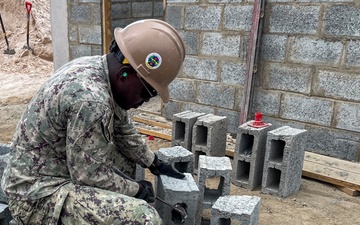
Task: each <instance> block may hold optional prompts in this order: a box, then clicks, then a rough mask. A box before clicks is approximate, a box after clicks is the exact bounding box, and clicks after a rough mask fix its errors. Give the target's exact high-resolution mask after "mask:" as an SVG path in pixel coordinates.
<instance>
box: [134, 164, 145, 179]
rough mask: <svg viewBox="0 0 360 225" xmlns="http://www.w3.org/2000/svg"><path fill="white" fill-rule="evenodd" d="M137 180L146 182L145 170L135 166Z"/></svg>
mask: <svg viewBox="0 0 360 225" xmlns="http://www.w3.org/2000/svg"><path fill="white" fill-rule="evenodd" d="M135 180H145V169H144V168H142V167H141V166H140V165H138V164H136V165H135Z"/></svg>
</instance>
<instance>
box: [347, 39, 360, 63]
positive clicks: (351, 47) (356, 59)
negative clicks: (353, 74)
mask: <svg viewBox="0 0 360 225" xmlns="http://www.w3.org/2000/svg"><path fill="white" fill-rule="evenodd" d="M345 65H346V66H357V67H359V66H360V41H358V40H350V42H349V43H348V45H347V49H346V61H345Z"/></svg>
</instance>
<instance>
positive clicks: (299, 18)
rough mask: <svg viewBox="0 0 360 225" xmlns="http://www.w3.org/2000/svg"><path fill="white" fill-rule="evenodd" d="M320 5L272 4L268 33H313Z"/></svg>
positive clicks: (315, 28)
mask: <svg viewBox="0 0 360 225" xmlns="http://www.w3.org/2000/svg"><path fill="white" fill-rule="evenodd" d="M320 9H321V7H320V6H298V5H297V6H292V5H274V6H273V7H272V8H271V11H272V12H271V16H270V24H269V28H270V33H287V34H315V33H316V32H317V28H318V23H319V19H320Z"/></svg>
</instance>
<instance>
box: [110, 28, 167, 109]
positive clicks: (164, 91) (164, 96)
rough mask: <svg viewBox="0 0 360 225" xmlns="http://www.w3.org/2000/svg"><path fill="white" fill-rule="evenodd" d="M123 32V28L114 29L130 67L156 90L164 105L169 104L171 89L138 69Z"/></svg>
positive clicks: (117, 41)
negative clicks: (124, 39) (125, 42)
mask: <svg viewBox="0 0 360 225" xmlns="http://www.w3.org/2000/svg"><path fill="white" fill-rule="evenodd" d="M122 30H123V28H119V27H117V28H115V29H114V36H115V41H116V43H117V45H118V46H119V48H120V50H121V52H122V54H123V55H124V56H125V58H126V59H127V60H128V61H129V63H130V65H131V66H132V67H133V68H134V69H135V70H136V72H137V73H138V74H139V75H140V76H141V77H142V78H143V79H144V80H145V81H146V82H147V83H148V84H150V85H151V87H153V88H154V89H155V90H156V92H157V93H158V95H159V96H160V98H161V99H162V101H163V102H164V103H167V102H168V101H169V99H170V94H169V88H168V87H162V86H160V85H159V84H158V83H156V82H155V81H154V80H152V79H151V77H149V76H147V74H145V73H144V71H143V70H141V68H138V67H137V64H136V62H135V60H134V58H133V57H132V56H131V54H130V53H129V51H128V50H127V47H126V45H125V44H124V41H123V37H122V32H121V31H122Z"/></svg>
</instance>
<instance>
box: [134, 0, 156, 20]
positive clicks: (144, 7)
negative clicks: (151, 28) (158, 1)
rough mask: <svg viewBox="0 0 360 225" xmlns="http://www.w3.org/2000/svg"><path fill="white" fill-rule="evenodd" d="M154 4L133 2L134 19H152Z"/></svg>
mask: <svg viewBox="0 0 360 225" xmlns="http://www.w3.org/2000/svg"><path fill="white" fill-rule="evenodd" d="M152 8H153V3H152V2H132V3H131V9H132V16H133V17H150V16H152V15H153V10H152Z"/></svg>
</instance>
